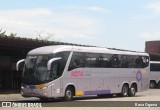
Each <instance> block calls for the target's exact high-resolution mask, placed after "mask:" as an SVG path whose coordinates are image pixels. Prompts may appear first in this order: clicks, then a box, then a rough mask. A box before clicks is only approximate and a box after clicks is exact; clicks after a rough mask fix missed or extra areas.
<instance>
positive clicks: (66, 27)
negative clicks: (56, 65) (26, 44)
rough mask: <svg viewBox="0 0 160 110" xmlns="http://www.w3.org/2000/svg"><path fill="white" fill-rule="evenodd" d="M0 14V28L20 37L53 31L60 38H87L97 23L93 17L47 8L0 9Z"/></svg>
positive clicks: (91, 35)
mask: <svg viewBox="0 0 160 110" xmlns="http://www.w3.org/2000/svg"><path fill="white" fill-rule="evenodd" d="M95 9H96V8H95ZM97 10H98V9H97ZM0 15H1V17H0V26H1V27H0V28H2V29H3V30H6V31H7V32H8V34H9V33H10V32H14V33H17V36H21V37H32V38H35V37H36V36H37V33H36V32H42V33H53V34H54V35H55V37H56V38H57V37H58V38H57V39H60V40H66V39H76V40H77V38H78V39H81V40H82V39H89V38H92V37H93V36H94V34H95V33H96V32H97V30H96V26H97V25H98V20H97V19H95V18H93V17H90V16H85V15H82V14H79V13H76V14H75V13H74V14H73V13H72V12H54V11H52V10H50V9H47V8H35V9H19V10H18V9H16V10H0ZM76 40H75V41H76Z"/></svg>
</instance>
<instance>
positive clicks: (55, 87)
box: [50, 78, 62, 97]
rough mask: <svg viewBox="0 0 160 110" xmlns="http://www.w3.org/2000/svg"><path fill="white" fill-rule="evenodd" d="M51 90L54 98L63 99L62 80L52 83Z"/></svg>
mask: <svg viewBox="0 0 160 110" xmlns="http://www.w3.org/2000/svg"><path fill="white" fill-rule="evenodd" d="M50 89H51V92H52V97H61V96H62V88H61V78H58V79H57V80H55V81H53V82H51V83H50Z"/></svg>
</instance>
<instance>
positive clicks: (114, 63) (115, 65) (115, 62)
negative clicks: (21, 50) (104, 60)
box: [110, 54, 120, 68]
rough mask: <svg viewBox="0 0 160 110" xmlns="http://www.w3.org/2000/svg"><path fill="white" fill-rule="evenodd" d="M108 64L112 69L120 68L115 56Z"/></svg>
mask: <svg viewBox="0 0 160 110" xmlns="http://www.w3.org/2000/svg"><path fill="white" fill-rule="evenodd" d="M110 63H111V67H112V68H119V67H120V59H119V56H118V55H117V54H113V55H112V56H111V58H110Z"/></svg>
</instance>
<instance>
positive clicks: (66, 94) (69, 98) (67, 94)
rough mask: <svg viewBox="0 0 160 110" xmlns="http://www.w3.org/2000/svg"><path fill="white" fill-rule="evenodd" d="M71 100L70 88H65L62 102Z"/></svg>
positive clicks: (71, 92) (71, 91)
mask: <svg viewBox="0 0 160 110" xmlns="http://www.w3.org/2000/svg"><path fill="white" fill-rule="evenodd" d="M72 99H73V90H72V88H71V87H67V88H66V90H65V95H64V100H65V101H71V100H72Z"/></svg>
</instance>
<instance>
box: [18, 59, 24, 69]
mask: <svg viewBox="0 0 160 110" xmlns="http://www.w3.org/2000/svg"><path fill="white" fill-rule="evenodd" d="M24 61H25V59H21V60H19V61H18V62H17V64H16V70H17V71H18V70H19V64H20V63H22V62H24Z"/></svg>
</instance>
